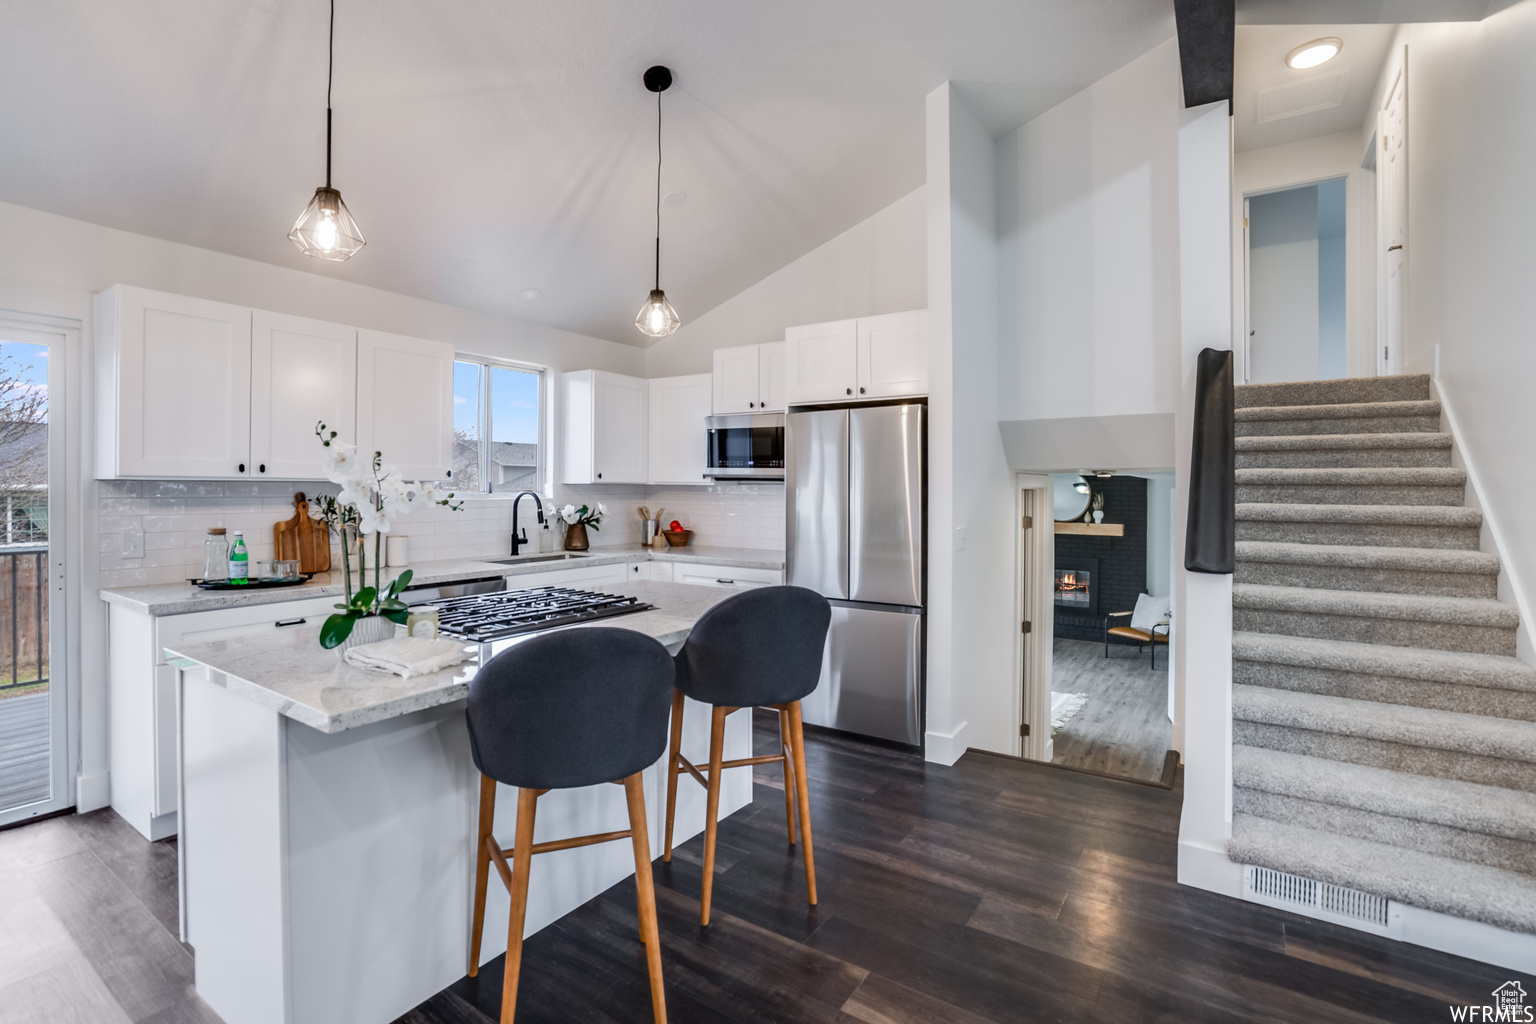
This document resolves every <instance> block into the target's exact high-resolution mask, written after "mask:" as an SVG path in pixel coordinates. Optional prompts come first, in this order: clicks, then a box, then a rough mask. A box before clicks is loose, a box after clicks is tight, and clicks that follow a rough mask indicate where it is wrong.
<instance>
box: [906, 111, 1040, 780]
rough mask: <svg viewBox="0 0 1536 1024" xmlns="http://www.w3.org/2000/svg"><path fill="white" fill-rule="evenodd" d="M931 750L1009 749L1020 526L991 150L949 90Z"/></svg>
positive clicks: (937, 241) (936, 278) (935, 284)
mask: <svg viewBox="0 0 1536 1024" xmlns="http://www.w3.org/2000/svg"><path fill="white" fill-rule="evenodd" d="M927 133H928V183H927V189H928V195H927V200H928V202H927V208H928V240H929V246H928V310H929V320H928V323H929V395H930V397H929V427H928V609H929V610H928V701H927V736H926V742H927V756H928V759H929V760H931V761H938V762H940V763H944V764H953V763H954V762H955V761H956V760H957V759H958V758H959V757H960V755H961V754H963V753H964V752H965V750H966V749H967V748H968V747H976V748H978V749H984V750H995V751H1001V752H1003V753H1012V752H1013V751H1014V750H1015V749H1016V745H1017V740H1018V737H1017V735H1016V732H1017V723H1016V722H1015V721H1014V720H1013V719H1014V708H1015V706H1016V699H1017V693H1016V691H1017V689H1018V684H1017V682H1016V680H1015V677H1014V671H1013V669H1014V635H1015V631H1016V630H1017V629H1018V625H1017V619H1016V613H1017V609H1016V603H1015V600H1014V598H1013V594H1014V589H1015V587H1014V581H1015V577H1014V566H1015V565H1016V563H1017V558H1018V551H1017V532H1018V531H1017V530H1015V529H1014V525H1015V524H1014V520H1013V515H1014V509H1015V497H1014V494H1013V473H1012V472H1011V471H1010V470H1009V468H1008V461H1007V458H1006V456H1005V455H1004V453H1003V446H1002V437H1001V435H1000V434H999V432H998V426H997V424H998V397H997V396H998V389H997V383H996V382H997V372H998V346H997V321H998V284H997V282H998V276H997V274H998V244H997V212H996V196H997V190H996V179H995V168H996V160H997V153H996V146H995V143H994V141H993V139H992V136H991V135H990V134H989V133H988V132H987V131H986V129H984V128H983V127H982V126H981V124H980V122H979V121H977V120H976V118H975V116H974V115H973V114H972V113H971V111H970V110H969V109H968V108H967V107H966V106H965V104H964V102H963V101H962V100H961V99H960V97H959V96H958V95H957V94H956V93H955V91H954V90H953V89H952V88H951V87H950V85H949V84H948V83H945V84H944V85H942V86H940V87H939V88H937V89H935V90H934V91H933V92H931V93H929V94H928V99H927Z"/></svg>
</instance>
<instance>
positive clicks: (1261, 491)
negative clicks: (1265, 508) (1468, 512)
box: [1234, 468, 1467, 505]
mask: <svg viewBox="0 0 1536 1024" xmlns="http://www.w3.org/2000/svg"><path fill="white" fill-rule="evenodd" d="M1234 476H1235V481H1236V484H1237V500H1238V501H1239V502H1250V501H1259V502H1295V503H1297V504H1302V505H1334V504H1338V505H1461V504H1463V503H1464V502H1465V500H1466V484H1467V473H1466V470H1463V469H1434V468H1428V469H1426V468H1390V469H1371V468H1353V469H1239V470H1237V471H1236V473H1235V474H1234Z"/></svg>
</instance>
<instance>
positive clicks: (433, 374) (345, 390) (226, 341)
mask: <svg viewBox="0 0 1536 1024" xmlns="http://www.w3.org/2000/svg"><path fill="white" fill-rule="evenodd" d="M96 389H97V409H98V412H97V439H96V441H97V443H96V450H97V466H96V472H97V476H99V477H102V478H108V479H110V478H114V477H149V478H188V477H190V478H196V479H205V480H230V479H268V480H323V479H325V473H324V471H323V470H322V468H321V465H320V442H319V441H318V440H317V439H316V438H315V425H316V423H319V422H322V421H323V422H324V423H325V424H326V426H327V427H328V428H329V429H331V430H334V431H336V433H337V435H338V436H339V438H340V439H342V440H344V441H348V442H351V441H356V442H357V444H358V446H359V447H360V448H361V449H363V450H364V451H366V452H368V453H370V454H371V453H372V452H374V451H382V452H383V453H384V458H385V459H386V460H388V461H389V462H390V463H392V464H394V465H397V466H399V467H400V470H401V472H402V473H404V475H405V476H406V477H407V478H409V479H425V480H441V479H444V478H445V477H446V476H447V474H448V473H449V471H450V467H451V466H452V465H453V460H452V455H453V346H452V345H447V344H444V343H442V342H435V341H421V340H419V339H416V338H402V337H398V336H396V335H391V334H383V333H381V332H378V331H366V330H358V329H357V328H355V327H347V326H345V325H342V324H332V323H325V322H323V321H320V320H308V319H305V318H303V317H296V316H286V315H284V314H280V313H268V312H264V311H261V310H250V309H244V308H241V307H239V306H228V305H224V304H222V303H217V302H209V301H206V300H204V299H194V298H190V297H188V296H185V295H168V294H165V293H162V292H152V291H148V290H146V289H143V288H133V287H130V286H127V285H117V286H115V287H113V288H109V289H108V290H106V291H104V292H102V293H101V294H99V295H98V296H96Z"/></svg>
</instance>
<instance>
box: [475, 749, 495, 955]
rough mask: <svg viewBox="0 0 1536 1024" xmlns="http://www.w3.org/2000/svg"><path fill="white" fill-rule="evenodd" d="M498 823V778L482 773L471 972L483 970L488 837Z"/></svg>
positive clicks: (488, 872)
mask: <svg viewBox="0 0 1536 1024" xmlns="http://www.w3.org/2000/svg"><path fill="white" fill-rule="evenodd" d="M495 825H496V780H495V779H493V778H491V777H490V776H488V775H482V776H480V828H479V831H478V833H477V837H478V840H479V841H478V842H476V843H475V923H474V931H473V932H472V933H471V934H470V939H469V976H470V977H471V978H473V977H475V976H476V975H478V974H479V973H480V933H481V932H482V931H484V930H485V887H486V883H487V882H489V881H490V877H491V852H490V850H489V849H488V848H487V847H486V840H487V839H489V838H490V837H491V833H492V830H493V829H494V828H495Z"/></svg>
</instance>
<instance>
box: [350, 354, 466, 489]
mask: <svg viewBox="0 0 1536 1024" xmlns="http://www.w3.org/2000/svg"><path fill="white" fill-rule="evenodd" d="M357 447H358V450H359V451H360V452H362V453H363V455H364V457H371V456H372V455H373V453H374V452H382V453H383V454H384V461H385V462H387V463H389V464H391V465H394V466H397V467H399V469H400V472H401V474H402V475H403V476H404V477H405V478H406V479H407V480H450V479H451V475H452V472H453V346H452V345H449V344H447V343H445V342H440V341H424V340H422V339H420V338H407V337H404V336H402V335H398V334H386V333H384V332H383V331H370V330H359V331H358V332H357Z"/></svg>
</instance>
